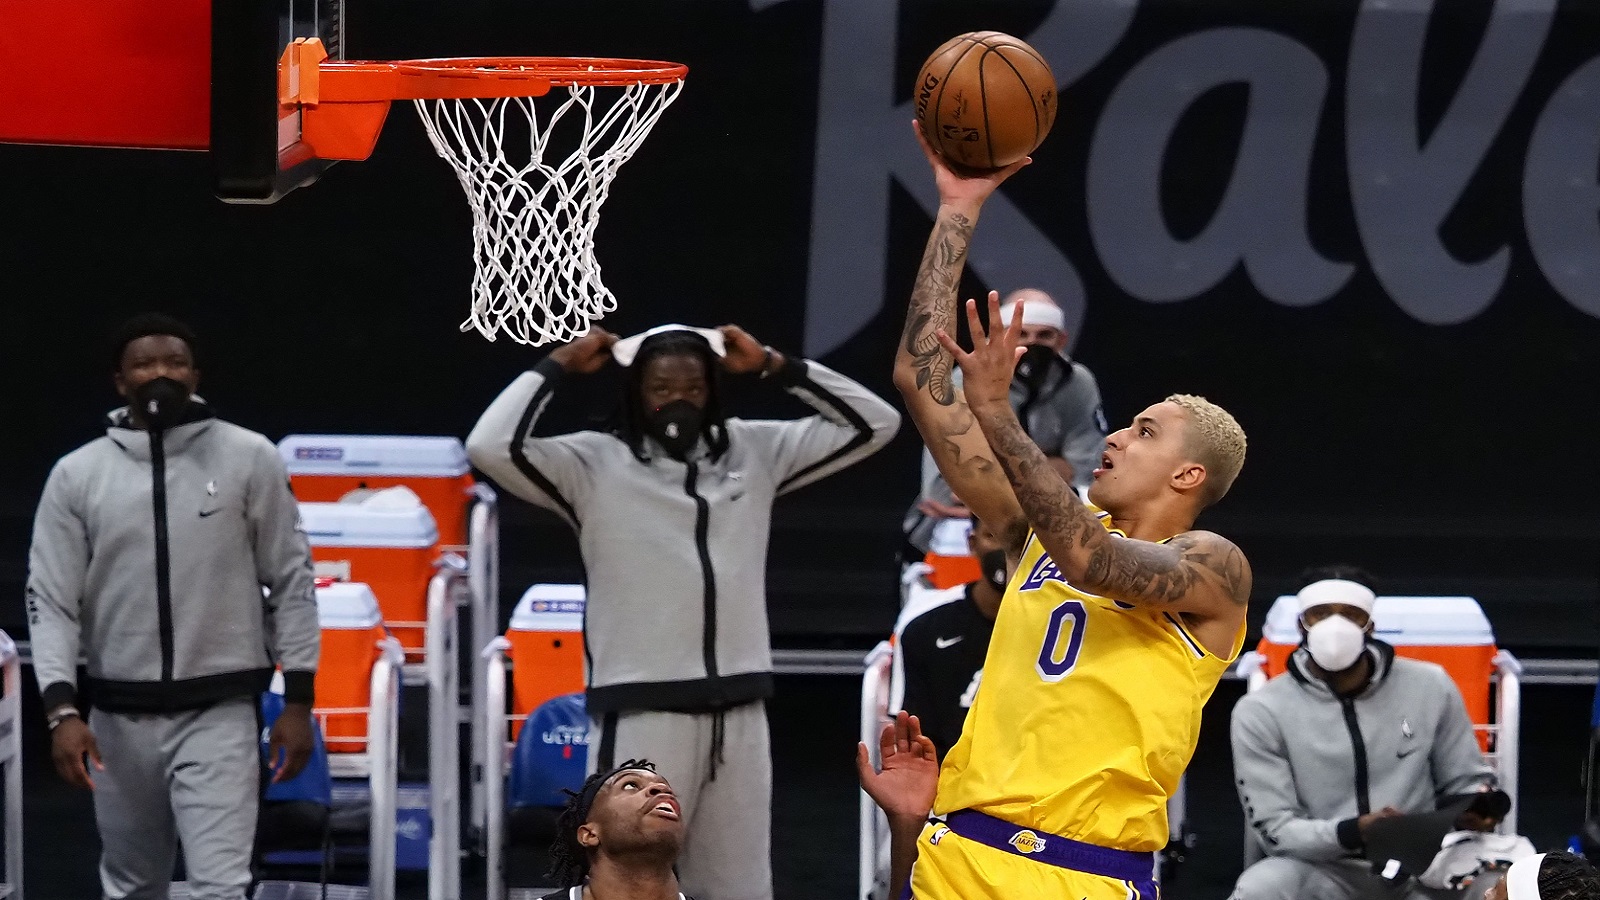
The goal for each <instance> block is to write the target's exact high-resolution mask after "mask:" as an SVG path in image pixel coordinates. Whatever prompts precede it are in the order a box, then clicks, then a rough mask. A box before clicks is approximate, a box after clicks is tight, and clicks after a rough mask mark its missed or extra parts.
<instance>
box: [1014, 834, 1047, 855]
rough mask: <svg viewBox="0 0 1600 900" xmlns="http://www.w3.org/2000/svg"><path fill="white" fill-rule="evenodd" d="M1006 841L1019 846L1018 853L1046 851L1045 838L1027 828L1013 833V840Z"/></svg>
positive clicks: (1016, 846)
mask: <svg viewBox="0 0 1600 900" xmlns="http://www.w3.org/2000/svg"><path fill="white" fill-rule="evenodd" d="M1006 843H1008V844H1010V845H1011V846H1013V847H1015V848H1017V852H1018V853H1024V854H1026V853H1043V852H1044V838H1042V837H1039V836H1038V835H1037V834H1034V833H1033V832H1031V831H1028V830H1026V829H1024V830H1022V831H1019V832H1017V833H1016V834H1013V835H1012V836H1011V840H1009V841H1006Z"/></svg>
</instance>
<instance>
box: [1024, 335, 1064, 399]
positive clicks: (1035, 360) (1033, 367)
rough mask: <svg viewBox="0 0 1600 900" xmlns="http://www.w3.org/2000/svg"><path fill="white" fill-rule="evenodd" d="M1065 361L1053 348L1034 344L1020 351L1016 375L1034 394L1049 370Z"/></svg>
mask: <svg viewBox="0 0 1600 900" xmlns="http://www.w3.org/2000/svg"><path fill="white" fill-rule="evenodd" d="M1065 363H1066V360H1064V359H1062V358H1061V354H1059V353H1057V352H1056V351H1055V350H1053V349H1051V348H1049V347H1047V346H1045V345H1043V344H1034V345H1032V346H1030V347H1028V348H1027V349H1026V350H1024V351H1022V358H1021V359H1019V360H1017V371H1016V377H1017V380H1018V381H1020V382H1022V384H1023V385H1024V386H1026V387H1027V389H1028V393H1030V394H1036V393H1038V392H1039V389H1040V388H1043V387H1044V385H1045V382H1046V381H1047V380H1048V379H1049V378H1050V372H1051V370H1053V369H1055V368H1056V366H1057V365H1062V364H1065ZM1068 371H1069V372H1070V371H1071V370H1070V369H1069V370H1068Z"/></svg>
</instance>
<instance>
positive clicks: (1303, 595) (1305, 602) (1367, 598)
mask: <svg viewBox="0 0 1600 900" xmlns="http://www.w3.org/2000/svg"><path fill="white" fill-rule="evenodd" d="M1295 596H1297V597H1299V598H1300V612H1302V613H1304V612H1305V611H1306V610H1308V609H1311V608H1312V607H1314V606H1324V605H1327V604H1329V603H1342V604H1344V605H1346V606H1354V607H1358V608H1360V609H1361V610H1363V611H1365V612H1366V614H1367V615H1369V616H1370V615H1372V607H1373V605H1374V604H1376V603H1377V602H1378V597H1377V595H1375V594H1373V593H1372V591H1370V590H1368V589H1367V588H1365V587H1363V586H1362V585H1359V584H1356V583H1355V582H1354V581H1344V580H1343V579H1339V578H1327V579H1323V580H1322V581H1317V582H1313V583H1311V584H1308V585H1306V586H1305V587H1303V588H1301V589H1300V593H1298V594H1296V595H1295Z"/></svg>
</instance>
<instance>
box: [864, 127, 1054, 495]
mask: <svg viewBox="0 0 1600 900" xmlns="http://www.w3.org/2000/svg"><path fill="white" fill-rule="evenodd" d="M916 134H917V142H918V143H919V144H920V145H921V146H922V151H923V153H924V154H926V155H927V157H928V164H929V165H930V166H932V168H933V174H934V181H935V182H936V183H937V184H938V186H939V211H938V213H937V214H936V216H935V220H934V223H933V233H932V234H931V235H930V236H929V237H928V246H927V249H926V250H924V251H923V254H922V264H921V266H920V267H919V268H918V269H917V280H916V283H915V285H914V286H913V287H912V290H911V306H910V309H908V310H907V311H906V327H905V333H904V334H903V336H902V338H901V341H900V347H899V350H898V351H897V352H896V353H895V360H894V384H895V387H897V388H899V390H900V395H901V396H902V397H904V398H905V402H906V410H907V411H908V412H910V413H911V420H912V421H913V422H915V423H916V425H917V431H919V432H921V434H922V441H923V443H924V444H926V445H927V447H928V452H929V453H931V454H932V455H933V459H934V462H935V463H937V464H938V466H939V472H940V474H942V475H943V476H944V480H945V482H946V483H948V484H949V485H950V489H951V490H952V491H953V492H954V493H955V495H956V496H957V497H960V498H961V500H962V502H964V503H966V505H967V506H968V507H970V508H971V509H972V510H973V512H975V513H977V514H978V516H979V517H980V518H982V519H983V520H985V521H989V522H993V523H995V524H996V525H1002V524H1005V525H1010V524H1011V523H1014V522H1016V521H1018V520H1020V519H1021V517H1022V510H1021V509H1020V508H1019V507H1018V506H1017V501H1016V498H1015V497H1013V496H1012V494H1011V487H1010V486H1009V485H1008V484H1007V483H1006V478H1005V474H1004V473H1003V472H1001V471H1000V468H999V466H998V465H997V464H996V462H995V458H994V454H993V453H991V452H990V450H989V445H988V443H987V442H986V441H985V440H984V436H983V433H982V432H981V431H980V430H979V429H978V424H977V422H976V420H975V419H974V418H973V415H972V411H971V410H970V409H968V408H967V404H966V402H965V401H964V400H963V399H962V396H961V392H960V391H959V390H958V389H957V387H956V383H955V380H954V377H953V375H954V371H955V360H954V358H953V357H952V356H951V355H950V352H949V351H948V350H946V349H945V348H944V347H942V346H941V345H940V343H939V339H938V333H939V332H940V331H941V330H944V331H954V330H955V321H956V308H957V306H958V302H957V291H958V289H959V287H960V284H961V269H962V267H963V266H964V265H965V263H966V259H967V248H968V246H969V245H970V244H971V242H972V232H973V229H974V228H975V227H976V226H977V224H978V213H979V211H980V210H981V209H982V208H983V203H984V201H985V200H987V199H988V197H989V195H990V194H992V193H994V190H995V188H997V187H999V186H1000V183H1001V182H1003V181H1005V180H1006V179H1007V178H1009V177H1010V176H1011V174H1012V173H1014V172H1016V171H1017V170H1018V169H1020V168H1022V166H1023V165H1025V164H1026V162H1027V161H1026V160H1024V161H1023V162H1020V163H1017V164H1016V165H1013V166H1009V167H1007V168H1004V169H1000V170H998V171H996V172H993V173H987V174H984V175H980V176H974V177H963V176H961V175H958V174H956V173H955V172H954V171H953V170H952V169H951V168H950V167H949V165H948V164H946V163H945V161H944V160H943V158H941V157H940V156H939V155H938V153H936V152H935V151H934V150H933V149H932V148H931V147H929V146H928V142H927V141H926V140H924V139H923V137H922V132H921V130H920V128H919V129H918V130H917V132H916Z"/></svg>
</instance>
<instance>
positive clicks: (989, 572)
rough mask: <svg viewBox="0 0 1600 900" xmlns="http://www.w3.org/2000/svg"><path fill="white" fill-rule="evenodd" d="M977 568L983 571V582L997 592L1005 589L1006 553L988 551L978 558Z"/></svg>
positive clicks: (1002, 551)
mask: <svg viewBox="0 0 1600 900" xmlns="http://www.w3.org/2000/svg"><path fill="white" fill-rule="evenodd" d="M978 567H979V568H980V569H982V570H983V580H984V581H987V582H989V586H990V587H993V588H994V589H995V590H997V591H1002V592H1003V591H1005V589H1006V552H1005V551H1004V550H990V551H989V552H987V553H984V554H983V555H981V556H979V557H978Z"/></svg>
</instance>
